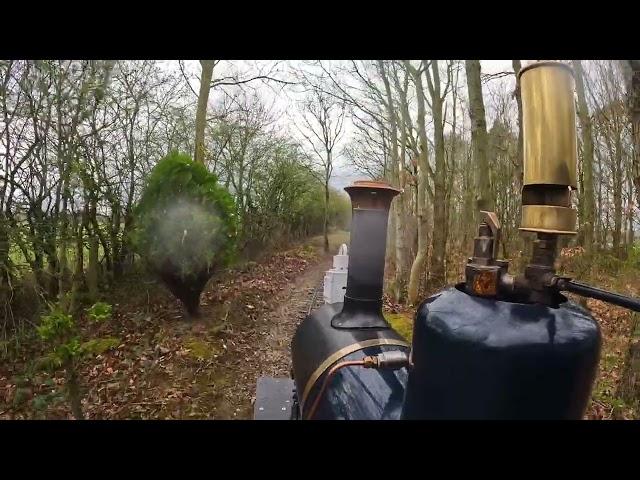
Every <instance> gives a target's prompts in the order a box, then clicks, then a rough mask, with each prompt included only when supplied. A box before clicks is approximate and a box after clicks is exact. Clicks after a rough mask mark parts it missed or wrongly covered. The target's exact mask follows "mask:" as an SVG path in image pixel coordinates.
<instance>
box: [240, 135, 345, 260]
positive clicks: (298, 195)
mask: <svg viewBox="0 0 640 480" xmlns="http://www.w3.org/2000/svg"><path fill="white" fill-rule="evenodd" d="M252 189H253V193H252V197H251V203H250V204H249V205H248V211H247V212H246V214H245V216H244V218H243V229H242V242H243V246H246V245H249V246H251V247H253V248H252V249H251V250H250V252H249V253H251V252H252V251H255V250H261V249H263V248H264V247H269V246H273V245H277V244H281V243H282V241H283V240H284V241H288V240H291V239H300V238H304V237H307V236H310V235H317V234H319V233H321V232H322V229H323V224H324V202H325V192H324V184H323V182H322V181H321V180H320V178H319V176H318V175H317V173H316V172H314V171H313V170H312V169H311V168H310V167H309V166H307V165H305V164H304V162H303V161H302V159H301V157H300V153H299V152H298V151H297V149H296V147H295V146H293V145H289V144H287V143H282V144H280V145H279V146H278V147H277V148H276V149H275V151H274V154H273V157H271V158H270V159H269V160H268V162H266V164H265V165H264V166H263V167H262V168H260V169H259V170H258V171H256V173H255V174H254V178H253V182H252ZM350 215H351V204H350V202H349V199H348V197H347V196H346V195H345V194H342V193H340V192H337V191H335V190H333V189H331V191H330V197H329V224H330V225H332V226H336V227H339V228H346V226H347V225H348V222H349V219H350Z"/></svg>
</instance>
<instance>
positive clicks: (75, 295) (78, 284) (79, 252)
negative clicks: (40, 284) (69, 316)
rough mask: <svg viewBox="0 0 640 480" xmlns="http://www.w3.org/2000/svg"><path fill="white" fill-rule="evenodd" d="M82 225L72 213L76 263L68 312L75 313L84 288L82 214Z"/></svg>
mask: <svg viewBox="0 0 640 480" xmlns="http://www.w3.org/2000/svg"><path fill="white" fill-rule="evenodd" d="M82 216H83V217H84V218H83V221H82V223H79V222H78V215H77V214H76V213H75V212H74V213H73V227H72V229H73V233H74V234H75V240H76V245H75V247H76V259H75V260H76V261H75V266H74V271H73V278H72V282H71V301H70V308H69V311H70V312H72V313H75V312H77V311H78V309H79V306H80V299H79V294H80V291H81V290H82V288H83V286H84V242H83V238H82V235H83V231H84V225H85V223H86V214H85V213H84V212H83V214H82Z"/></svg>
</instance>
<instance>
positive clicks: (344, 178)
mask: <svg viewBox="0 0 640 480" xmlns="http://www.w3.org/2000/svg"><path fill="white" fill-rule="evenodd" d="M480 62H481V67H482V73H487V74H491V73H498V72H503V71H512V66H511V62H512V61H511V60H481V61H480ZM183 63H184V66H185V71H186V72H187V75H188V76H189V77H190V78H191V85H192V87H193V89H194V90H195V91H196V92H197V91H198V88H199V82H198V78H197V77H198V76H199V74H200V65H199V62H198V61H197V60H186V61H184V62H183ZM230 63H231V62H228V61H225V62H221V63H220V64H219V65H218V66H216V70H215V71H214V77H215V76H220V75H223V74H224V72H225V70H226V69H228V68H230ZM256 63H257V62H251V61H234V62H233V64H234V66H236V67H237V68H238V69H240V70H248V69H251V68H252V66H255V64H256ZM260 63H263V62H260ZM264 63H267V62H264ZM298 63H299V62H296V61H286V62H283V64H282V67H281V71H283V72H285V71H286V68H287V65H291V66H294V67H295V66H296V64H298ZM527 63H528V61H526V60H524V61H523V66H524V65H526V64H527ZM163 67H164V68H166V69H168V70H176V71H179V64H178V62H177V61H173V60H171V61H166V62H163ZM280 77H282V75H280ZM501 81H504V82H508V83H512V82H514V81H515V79H514V77H513V76H511V77H507V78H505V79H503V80H501ZM254 85H255V89H256V91H257V92H258V94H259V95H260V97H261V98H263V99H264V100H265V102H266V103H267V104H273V108H274V113H275V114H276V115H278V116H279V117H280V120H279V122H278V123H279V128H284V129H287V130H288V131H289V132H290V133H291V134H293V135H297V136H299V134H297V132H296V131H295V128H292V126H291V121H292V120H291V117H292V116H295V115H296V108H295V107H294V106H293V105H292V104H295V98H292V94H291V93H290V92H288V93H286V94H285V93H284V92H281V91H279V90H278V89H274V88H273V87H270V86H267V85H262V84H260V83H255V84H254ZM485 94H486V92H485ZM222 95H223V93H222V92H221V91H218V90H212V92H211V95H210V99H209V103H210V105H211V104H213V103H215V102H216V100H217V99H219V98H220V97H221V96H222ZM293 97H295V94H293ZM345 127H346V128H345V134H344V135H343V138H342V143H343V144H344V143H345V142H346V141H348V139H349V137H350V136H351V128H350V125H349V124H348V123H347V124H345ZM360 177H362V175H361V174H359V173H358V172H356V171H355V170H354V169H353V168H352V167H351V166H349V165H347V164H345V162H344V161H343V159H340V158H338V159H337V160H336V162H335V167H334V175H333V179H332V182H331V183H332V185H333V186H334V187H335V188H343V187H345V186H346V185H348V184H349V183H351V182H352V181H353V180H355V179H358V178H360Z"/></svg>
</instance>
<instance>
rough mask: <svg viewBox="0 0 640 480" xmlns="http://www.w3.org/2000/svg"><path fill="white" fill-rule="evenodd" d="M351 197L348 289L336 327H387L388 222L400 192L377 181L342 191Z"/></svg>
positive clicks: (358, 182)
mask: <svg viewBox="0 0 640 480" xmlns="http://www.w3.org/2000/svg"><path fill="white" fill-rule="evenodd" d="M345 190H346V191H347V193H348V194H349V196H350V197H351V207H352V221H351V246H350V251H349V270H348V274H347V290H346V293H345V296H344V306H343V309H342V312H340V313H338V314H337V315H336V316H335V317H334V318H333V320H332V321H331V324H332V325H333V326H334V327H335V328H388V324H387V323H386V322H385V320H384V317H383V316H382V290H383V282H384V260H385V252H386V243H387V221H388V219H389V208H390V207H391V201H392V200H393V198H394V197H395V196H396V195H398V194H399V193H401V190H398V189H397V188H394V187H392V186H391V185H389V184H387V183H385V182H380V181H366V180H360V181H356V182H354V183H353V184H352V185H350V186H348V187H346V188H345Z"/></svg>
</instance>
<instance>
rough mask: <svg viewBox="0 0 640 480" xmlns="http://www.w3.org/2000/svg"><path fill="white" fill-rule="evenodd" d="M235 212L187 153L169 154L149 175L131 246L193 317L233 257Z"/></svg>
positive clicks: (228, 199) (224, 192)
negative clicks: (211, 282)
mask: <svg viewBox="0 0 640 480" xmlns="http://www.w3.org/2000/svg"><path fill="white" fill-rule="evenodd" d="M234 212H235V207H234V202H233V198H232V197H231V195H230V194H229V192H228V191H227V190H226V189H225V188H224V187H222V186H220V185H219V184H218V179H217V177H216V176H215V175H214V174H212V173H210V172H208V171H207V169H206V168H205V167H204V165H202V164H200V163H196V162H193V161H192V160H191V158H190V157H189V156H187V155H183V154H179V153H177V152H173V153H171V154H169V155H168V156H167V157H165V158H163V159H162V160H161V161H160V162H158V164H157V165H156V166H155V168H154V169H153V170H152V172H151V174H150V175H149V178H148V182H147V186H146V188H145V190H144V192H143V194H142V198H141V199H140V202H139V203H138V205H137V207H136V211H135V222H136V227H135V229H134V234H133V244H134V246H135V248H136V251H137V252H138V253H139V254H140V256H141V257H142V258H144V259H145V260H146V262H147V263H148V265H149V266H150V268H151V269H152V270H153V271H154V272H155V273H156V274H157V275H158V276H159V277H160V279H161V280H162V281H163V282H164V283H165V284H166V286H167V287H168V288H169V290H170V291H171V292H172V293H173V294H174V295H175V296H176V297H177V298H178V299H179V300H180V301H181V302H182V304H183V305H184V306H185V308H186V309H187V311H188V312H189V314H190V315H197V313H198V307H199V305H200V294H201V293H202V290H203V289H204V286H205V285H206V283H207V281H208V280H209V278H211V275H213V273H214V272H215V270H216V269H218V268H221V267H224V266H226V265H228V264H229V262H230V261H231V259H232V258H233V254H234V250H235V239H236V219H235V213H234Z"/></svg>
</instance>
